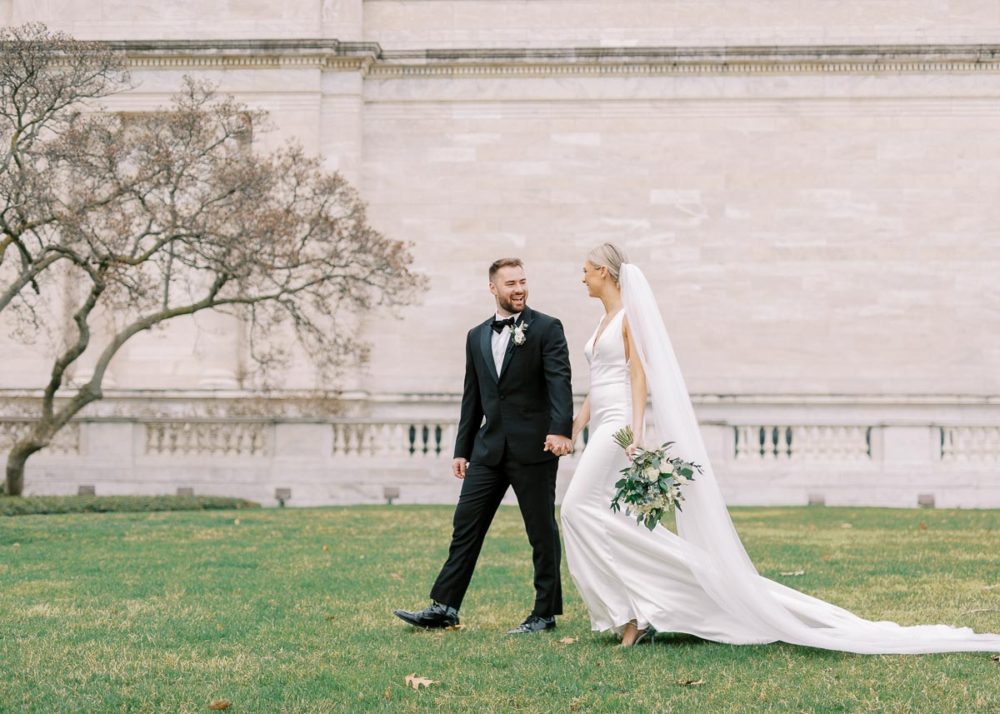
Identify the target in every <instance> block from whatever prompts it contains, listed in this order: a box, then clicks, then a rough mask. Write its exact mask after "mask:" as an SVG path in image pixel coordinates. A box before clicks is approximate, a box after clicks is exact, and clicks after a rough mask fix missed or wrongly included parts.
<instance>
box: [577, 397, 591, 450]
mask: <svg viewBox="0 0 1000 714" xmlns="http://www.w3.org/2000/svg"><path fill="white" fill-rule="evenodd" d="M589 423H590V395H587V398H586V399H584V400H583V406H582V407H580V413H579V414H577V415H576V419H574V420H573V443H574V444H575V443H576V438H577V437H578V436H580V432H581V431H583V427H585V426H587V424H589Z"/></svg>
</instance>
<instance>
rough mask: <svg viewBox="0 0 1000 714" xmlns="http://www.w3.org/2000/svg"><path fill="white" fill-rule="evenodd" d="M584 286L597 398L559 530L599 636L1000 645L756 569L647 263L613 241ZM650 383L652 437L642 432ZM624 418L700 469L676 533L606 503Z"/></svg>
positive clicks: (621, 462)
mask: <svg viewBox="0 0 1000 714" xmlns="http://www.w3.org/2000/svg"><path fill="white" fill-rule="evenodd" d="M583 282H584V284H585V285H586V286H587V290H588V292H589V293H590V296H591V297H597V298H600V299H601V301H602V302H603V303H604V308H605V313H606V314H605V315H604V318H603V319H602V320H601V322H600V324H599V325H598V327H597V330H596V331H595V332H594V335H593V336H592V337H591V339H590V340H589V341H588V343H587V345H586V348H585V354H586V357H587V361H588V362H589V363H590V394H589V395H588V396H587V399H586V400H585V401H584V403H583V408H582V409H581V411H580V414H579V415H578V416H577V418H576V419H575V421H574V423H573V437H574V440H575V438H576V437H577V435H578V434H579V433H580V431H581V430H582V429H583V428H584V427H585V426H587V424H588V423H589V424H590V438H589V440H588V442H587V448H586V450H585V451H584V453H583V455H582V456H581V458H580V462H579V465H578V466H577V469H576V473H575V474H574V476H573V480H572V483H571V484H570V487H569V491H568V492H567V494H566V497H565V499H564V500H563V504H562V525H563V533H564V540H565V543H566V559H567V561H568V563H569V572H570V575H571V576H572V577H573V580H574V582H575V583H576V587H577V590H578V591H579V592H580V595H581V597H582V598H583V600H584V602H585V603H586V605H587V609H588V610H589V612H590V620H591V624H592V627H593V629H594V630H597V631H606V630H613V631H614V632H616V633H617V634H619V635H621V637H622V644H623V645H625V646H630V645H633V644H635V643H636V642H638V641H639V640H641V639H642V638H643V637H644V636H646V634H647V633H649V632H651V631H673V632H686V633H689V634H692V635H697V636H698V637H702V638H704V639H707V640H714V641H716V642H725V643H729V644H763V643H767V642H774V641H777V640H782V641H784V642H790V643H793V644H797V645H806V646H809V647H820V648H824V649H830V650H841V651H846V652H857V653H861V654H888V653H901V654H917V653H926V652H951V651H976V650H980V651H998V652H1000V635H992V634H975V633H973V632H972V630H971V629H969V628H955V627H948V626H945V625H920V626H916V627H902V626H900V625H897V624H895V623H893V622H873V621H870V620H864V619H862V618H860V617H857V616H856V615H853V614H852V613H850V612H848V611H847V610H843V609H841V608H839V607H836V606H835V605H831V604H830V603H827V602H824V601H822V600H818V599H816V598H814V597H810V596H808V595H805V594H803V593H800V592H798V591H797V590H793V589H791V588H788V587H785V586H784V585H781V584H779V583H776V582H774V581H772V580H768V579H767V578H764V577H762V576H760V575H759V574H758V573H757V570H756V569H755V568H754V566H753V563H752V562H751V561H750V558H749V556H748V555H747V553H746V551H745V550H744V548H743V544H742V543H741V542H740V539H739V536H737V534H736V530H735V529H734V527H733V523H732V520H731V519H730V517H729V513H728V511H727V510H726V506H725V503H724V501H723V499H722V494H721V492H720V491H719V488H718V485H717V483H716V481H715V476H714V474H713V472H712V466H711V464H710V463H709V460H708V454H707V453H706V451H705V446H704V443H703V442H702V438H701V433H700V431H699V428H698V421H697V419H696V417H695V415H694V410H693V408H692V406H691V400H690V397H689V396H688V393H687V388H686V387H685V386H684V380H683V377H682V375H681V372H680V367H679V366H678V364H677V359H676V357H675V356H674V352H673V348H672V347H671V344H670V339H669V337H668V336H667V331H666V328H665V327H664V324H663V320H662V318H661V317H660V313H659V309H658V308H657V305H656V300H655V298H654V296H653V293H652V291H651V290H650V287H649V284H648V283H647V282H646V279H645V277H644V276H643V274H642V271H641V270H639V268H638V267H636V266H635V265H632V264H630V263H628V261H627V259H626V257H625V254H624V253H623V252H622V250H621V249H620V248H618V247H616V246H614V245H612V244H610V243H605V244H604V245H602V246H600V247H598V248H596V249H595V250H593V251H592V252H591V253H590V255H588V256H587V261H586V263H585V264H584V267H583ZM647 388H648V390H649V393H650V394H651V396H652V401H651V405H652V410H653V416H654V422H653V423H654V425H655V429H654V431H655V432H656V433H654V434H645V435H644V434H643V425H644V422H645V408H646V396H647ZM626 425H630V426H631V427H632V430H633V432H634V434H635V443H636V444H643V443H647V444H661V443H663V442H665V441H668V440H669V441H674V442H676V445H675V446H674V447H673V450H672V453H673V454H674V455H675V456H679V457H681V458H683V459H685V460H687V461H694V462H696V463H699V464H701V465H702V466H703V467H704V473H703V474H701V475H699V476H698V477H697V478H696V480H695V481H693V482H691V483H688V484H686V485H685V487H684V498H685V500H684V510H683V512H678V513H677V533H676V534H674V533H673V532H672V531H670V530H668V529H666V528H662V527H660V528H656V529H655V530H654V531H649V530H647V529H646V528H645V526H642V525H639V524H637V523H636V522H635V519H634V518H631V517H629V516H627V515H626V514H625V513H624V512H620V513H614V512H612V511H611V509H610V507H609V506H610V502H611V498H612V495H613V493H614V483H615V481H616V480H617V479H618V478H619V472H620V470H621V469H622V468H624V467H625V466H626V463H627V462H626V459H629V458H631V457H632V455H633V454H634V453H635V447H634V446H631V447H629V451H628V453H627V454H626V452H623V451H622V449H621V448H620V447H619V446H618V445H617V444H616V443H615V441H614V440H613V439H612V434H613V433H614V432H615V431H617V430H618V429H620V428H621V427H623V426H626Z"/></svg>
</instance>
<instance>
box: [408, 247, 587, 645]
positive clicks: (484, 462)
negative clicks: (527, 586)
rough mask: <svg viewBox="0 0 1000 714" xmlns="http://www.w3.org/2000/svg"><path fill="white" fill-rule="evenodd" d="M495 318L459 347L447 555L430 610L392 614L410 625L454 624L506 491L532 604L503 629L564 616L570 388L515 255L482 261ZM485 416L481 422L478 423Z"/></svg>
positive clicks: (559, 335) (555, 324)
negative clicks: (526, 561) (559, 485)
mask: <svg viewBox="0 0 1000 714" xmlns="http://www.w3.org/2000/svg"><path fill="white" fill-rule="evenodd" d="M490 292H491V293H493V296H494V297H495V298H496V304H497V311H496V315H495V316H494V317H490V319H488V320H487V321H486V322H484V323H482V324H481V325H478V326H476V327H474V328H472V329H471V330H470V331H469V335H468V338H467V340H466V343H465V388H464V391H463V393H462V411H461V416H460V418H459V422H458V436H457V437H456V439H455V459H454V461H453V462H452V472H453V474H454V476H455V477H456V478H460V479H463V482H462V493H461V496H459V499H458V505H457V506H456V507H455V518H454V531H453V533H452V537H451V548H450V549H449V551H448V560H447V561H446V562H445V564H444V567H443V568H442V569H441V574H440V575H438V578H437V581H436V582H435V583H434V587H433V588H432V589H431V599H432V602H431V605H430V607H428V608H426V609H424V610H420V611H419V612H408V611H406V610H396V611H395V614H396V616H397V617H399V618H400V619H402V620H404V621H406V622H408V623H410V624H411V625H415V626H416V627H425V628H441V627H453V626H455V625H458V610H459V608H460V607H461V606H462V599H463V598H464V597H465V591H466V590H467V589H468V587H469V581H470V580H471V579H472V571H473V569H474V568H475V566H476V559H477V558H478V557H479V551H480V549H481V548H482V546H483V540H484V539H485V537H486V531H487V530H489V527H490V523H492V521H493V516H494V515H496V511H497V507H498V506H499V505H500V501H501V499H502V498H503V497H504V494H505V493H506V492H507V488H508V487H509V486H513V487H514V493H515V494H516V495H517V503H518V506H519V507H520V509H521V516H522V517H523V518H524V527H525V530H527V531H528V540H529V541H530V542H531V550H532V557H533V560H534V564H535V607H534V609H533V610H532V611H531V614H530V615H529V616H528V617H527V619H525V621H524V622H522V623H521V624H520V625H518V626H517V627H515V628H514V629H512V630H510V634H522V633H529V632H539V631H541V630H550V629H552V628H553V627H555V626H556V617H555V616H556V615H561V614H562V585H561V584H560V581H559V559H560V546H559V528H558V526H557V525H556V518H555V497H556V470H557V469H558V466H559V458H558V457H560V456H563V455H564V454H568V453H569V452H570V451H572V448H573V446H572V442H571V441H570V438H569V435H570V434H571V433H572V423H573V391H572V387H571V385H570V367H569V354H568V351H567V349H566V337H565V335H564V334H563V328H562V324H561V323H560V322H559V320H557V319H555V318H553V317H549V316H548V315H544V314H542V313H540V312H535V311H534V310H532V309H531V308H529V307H528V305H527V302H528V279H527V278H526V277H525V275H524V264H523V263H522V262H521V261H520V259H518V258H504V259H501V260H498V261H496V262H494V263H493V265H491V266H490ZM484 416H485V418H486V421H485V422H484V421H483V417H484Z"/></svg>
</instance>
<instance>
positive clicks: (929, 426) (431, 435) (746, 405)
mask: <svg viewBox="0 0 1000 714" xmlns="http://www.w3.org/2000/svg"><path fill="white" fill-rule="evenodd" d="M244 396H245V395H244ZM218 401H219V400H218V399H217V398H216V399H215V400H214V401H213V400H205V399H204V398H201V397H195V396H191V397H189V400H188V402H184V401H183V400H174V401H173V403H172V406H171V407H170V408H164V409H161V410H160V413H158V414H157V415H156V416H148V411H149V410H148V408H147V409H146V412H147V414H143V413H141V412H142V411H143V410H142V409H138V408H137V406H138V405H139V404H140V403H143V402H140V401H139V400H138V399H134V398H131V397H127V396H126V397H118V398H114V397H113V398H111V399H109V400H107V401H106V402H105V403H102V404H101V405H100V408H99V409H98V410H96V412H97V413H92V414H91V415H90V416H88V417H86V418H82V419H79V420H77V421H74V422H72V423H71V424H70V425H69V426H68V427H67V428H66V429H64V430H63V431H62V432H60V434H59V436H58V437H57V439H56V441H55V442H54V443H53V444H52V446H51V447H50V448H48V449H46V450H45V451H43V452H41V453H39V454H37V455H36V456H34V457H33V458H32V460H31V461H30V462H29V466H28V474H27V479H26V492H27V493H77V492H78V491H79V490H80V488H81V487H90V486H92V487H94V489H95V490H96V492H97V493H99V494H125V493H143V494H153V493H174V492H176V491H177V490H178V489H192V490H193V492H194V493H200V494H218V495H234V496H242V497H246V498H251V499H254V500H258V501H261V502H263V503H265V504H268V505H273V504H275V503H276V493H278V490H279V489H290V491H291V496H290V497H289V498H287V499H285V500H286V501H287V502H288V503H289V504H290V505H318V504H352V503H381V502H384V501H385V500H386V498H387V497H388V495H391V494H393V493H395V491H396V490H398V493H399V495H398V497H393V499H394V501H395V502H397V503H448V502H453V501H454V499H455V498H456V497H457V493H458V490H459V488H460V482H459V481H457V480H456V479H454V478H452V477H451V476H450V462H451V458H452V448H453V444H454V438H455V429H456V423H455V416H456V415H457V412H458V403H457V398H456V397H454V396H453V395H406V396H399V395H395V396H394V395H378V396H367V395H363V396H360V397H352V398H346V399H345V400H343V408H342V410H341V412H342V413H340V414H338V415H335V416H324V417H315V416H303V415H302V414H297V415H294V416H292V415H289V414H287V413H277V412H276V413H275V414H273V415H272V414H268V413H267V411H268V410H267V409H266V408H262V409H260V410H259V413H258V414H257V415H249V416H247V415H243V416H233V415H227V414H226V408H225V404H223V405H222V406H221V407H220V406H219V404H218V403H217V402H218ZM222 401H223V402H225V400H222ZM237 402H238V397H236V396H234V398H233V401H232V403H233V404H235V403H237ZM209 403H212V404H214V405H215V406H213V407H212V408H206V407H205V405H206V404H209ZM695 403H696V409H697V410H698V413H699V418H700V419H701V421H702V433H703V435H704V437H705V441H706V445H707V447H708V450H709V455H710V457H711V459H712V463H713V465H714V468H715V472H716V473H717V475H718V477H719V481H720V484H721V485H722V488H723V490H724V491H725V493H726V496H727V499H728V500H729V502H730V503H732V504H768V505H779V504H803V503H808V502H812V503H825V504H826V505H882V506H917V505H918V502H919V503H923V504H924V505H927V504H930V503H933V504H935V505H937V506H958V507H1000V402H998V401H997V400H995V399H993V398H985V397H984V398H971V397H966V398H959V397H955V398H947V397H923V398H914V397H907V398H902V397H900V398H891V397H867V398H865V397H764V396H707V395H706V396H699V397H696V399H695ZM145 404H147V406H148V404H149V403H148V402H145ZM178 405H180V406H178ZM129 412H133V413H132V414H129ZM170 412H173V413H170ZM24 414H25V411H24V410H23V409H22V410H21V412H20V413H19V415H18V416H7V417H4V416H2V415H0V461H2V460H3V459H4V454H5V452H6V450H7V449H9V448H10V446H11V445H12V444H13V442H14V440H15V439H16V438H17V437H18V436H19V435H21V434H22V433H23V432H24V430H25V429H27V428H28V426H29V425H30V418H29V417H27V416H25V415H24ZM585 436H586V434H584V435H583V436H581V438H580V440H579V443H578V448H577V452H576V453H575V454H574V455H572V456H570V457H566V458H564V459H563V460H562V462H561V465H560V477H559V488H558V492H559V494H560V497H561V495H562V494H563V493H565V489H566V488H567V487H568V484H569V482H570V480H571V479H572V474H573V471H574V469H575V467H576V464H577V463H578V461H579V457H580V453H581V452H582V451H583V450H584V449H585V448H586V445H585V440H586V439H585ZM512 499H513V496H512V494H509V495H508V500H512Z"/></svg>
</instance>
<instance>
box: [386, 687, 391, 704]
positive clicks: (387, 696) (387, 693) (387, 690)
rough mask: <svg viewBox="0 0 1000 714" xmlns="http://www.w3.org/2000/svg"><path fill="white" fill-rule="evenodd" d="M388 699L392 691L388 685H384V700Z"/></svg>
mask: <svg viewBox="0 0 1000 714" xmlns="http://www.w3.org/2000/svg"><path fill="white" fill-rule="evenodd" d="M390 699H392V692H391V691H390V690H389V688H388V687H386V688H385V700H386V701H389V700H390Z"/></svg>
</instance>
